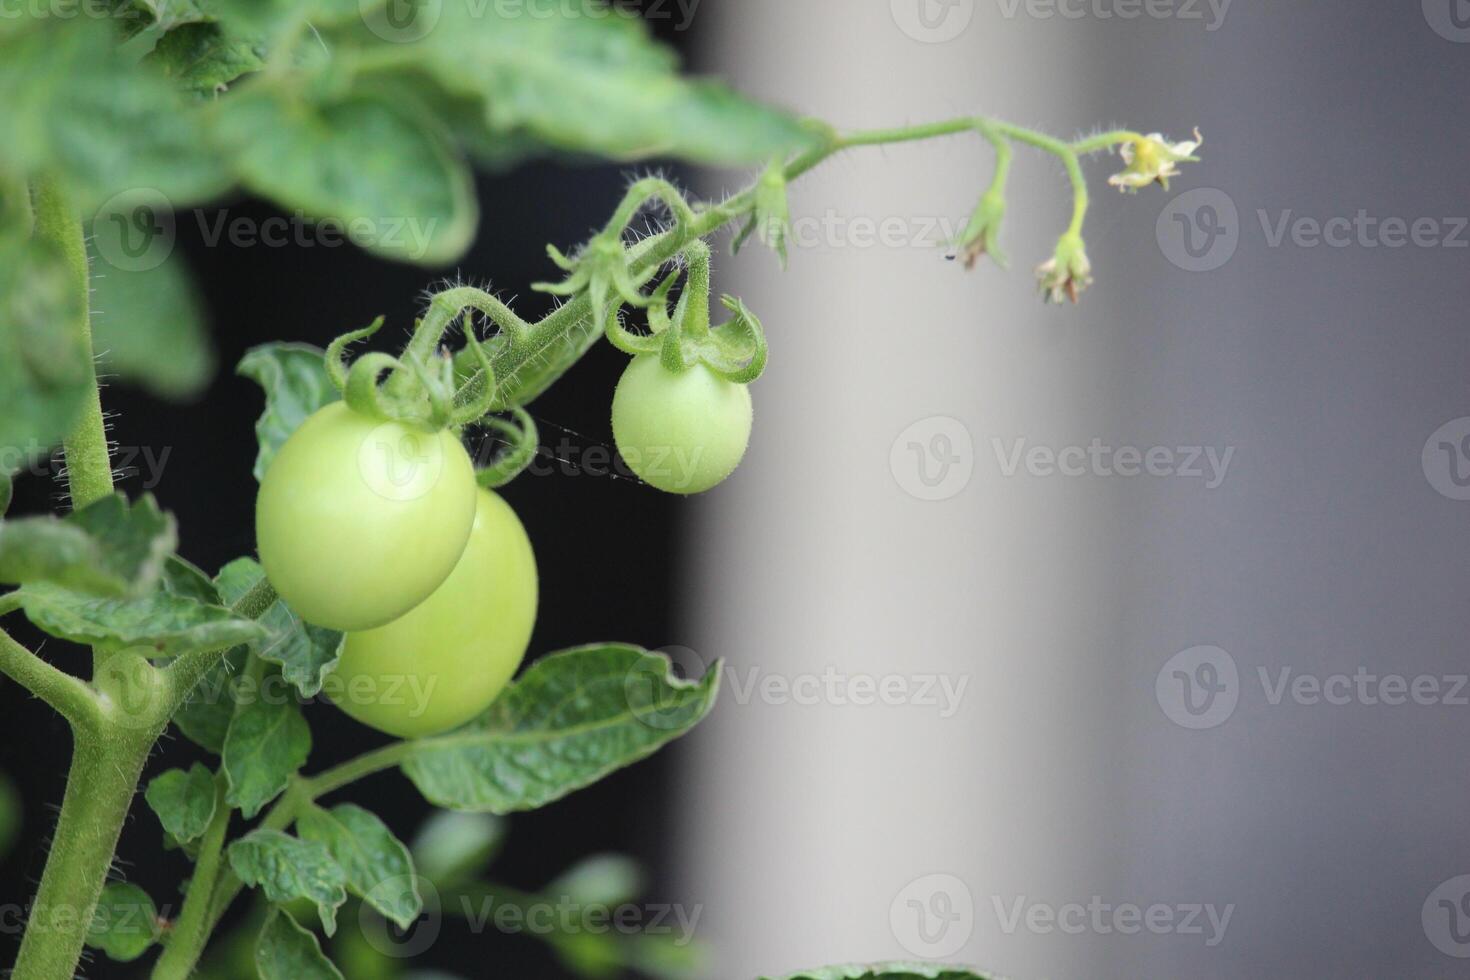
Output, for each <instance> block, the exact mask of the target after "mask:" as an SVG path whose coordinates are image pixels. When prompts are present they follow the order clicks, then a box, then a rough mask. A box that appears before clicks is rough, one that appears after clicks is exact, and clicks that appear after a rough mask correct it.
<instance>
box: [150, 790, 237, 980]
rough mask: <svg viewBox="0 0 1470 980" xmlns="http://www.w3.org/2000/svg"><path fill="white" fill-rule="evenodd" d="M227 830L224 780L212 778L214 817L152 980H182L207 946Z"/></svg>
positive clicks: (227, 819) (154, 968) (202, 842)
mask: <svg viewBox="0 0 1470 980" xmlns="http://www.w3.org/2000/svg"><path fill="white" fill-rule="evenodd" d="M229 828H230V806H229V804H228V803H226V802H225V778H224V776H223V775H216V777H215V799H214V817H213V818H211V820H210V821H209V826H208V827H206V828H205V830H204V836H203V837H202V838H201V839H200V843H199V858H198V860H196V861H195V863H194V874H193V876H192V877H190V879H189V890H188V891H187V892H186V893H185V895H184V908H183V911H182V912H180V913H179V918H178V921H177V922H175V923H174V928H173V932H172V934H171V935H170V936H169V941H168V945H167V947H166V948H165V949H164V951H163V955H162V956H160V957H159V958H158V962H157V963H156V964H154V967H153V977H154V980H184V978H186V977H188V976H189V974H190V973H192V972H193V970H194V965H195V964H196V963H197V962H198V961H199V956H200V954H201V953H203V952H204V947H205V945H206V944H207V943H208V942H209V934H210V931H211V929H212V927H213V920H212V918H211V916H210V910H211V909H212V907H213V901H212V900H213V898H214V889H215V882H216V881H217V880H218V878H219V873H220V868H221V866H222V864H223V856H224V843H225V836H226V834H227V832H228V831H229Z"/></svg>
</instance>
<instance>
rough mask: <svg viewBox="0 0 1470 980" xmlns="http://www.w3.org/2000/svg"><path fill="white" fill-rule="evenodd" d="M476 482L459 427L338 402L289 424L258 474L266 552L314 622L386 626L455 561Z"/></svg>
mask: <svg viewBox="0 0 1470 980" xmlns="http://www.w3.org/2000/svg"><path fill="white" fill-rule="evenodd" d="M476 489H477V488H476V486H475V469H474V465H473V464H472V463H471V462H470V458H469V454H468V453H466V452H465V451H464V447H463V446H461V445H460V443H459V439H458V438H456V437H455V436H454V434H453V433H451V432H447V431H445V432H426V431H424V430H422V429H419V428H415V427H414V426H412V425H407V424H404V423H401V422H380V421H378V420H376V419H371V418H368V417H367V416H365V415H359V414H358V413H356V412H354V411H352V410H351V409H350V408H348V407H347V405H346V404H345V403H343V402H333V403H332V404H330V405H327V406H325V407H324V408H321V409H319V410H318V411H317V412H315V413H314V414H312V416H311V417H310V418H308V419H307V420H306V421H305V422H303V423H302V424H301V427H300V428H299V429H297V430H296V431H295V432H293V433H292V434H291V437H290V438H289V439H287V440H286V442H285V444H284V445H283V446H281V448H280V451H279V452H278V453H277V454H276V458H275V459H274V460H272V461H271V464H270V467H269V468H268V469H267V470H266V473H265V478H264V479H263V480H261V482H260V494H259V496H258V497H257V498H256V501H255V540H256V546H257V548H258V549H259V551H260V562H261V564H262V565H264V566H265V574H266V577H267V578H268V579H270V583H271V585H273V586H275V589H276V591H277V592H278V593H280V595H281V598H283V599H285V600H286V602H287V604H288V605H290V606H291V608H292V609H294V610H295V611H296V612H297V613H298V614H299V615H300V616H301V617H302V618H303V619H305V620H306V621H307V622H309V623H315V624H316V625H318V626H326V627H329V628H331V629H336V630H362V629H370V628H372V627H374V626H381V625H382V624H384V623H387V622H391V621H392V620H395V619H397V618H398V617H399V616H402V615H403V614H404V613H406V612H408V611H409V610H410V609H412V608H413V607H414V606H416V605H418V604H419V603H420V602H423V601H424V600H425V599H427V598H428V597H429V594H430V593H432V592H433V591H434V590H435V589H437V588H438V587H439V586H440V584H441V583H443V581H444V580H445V578H447V577H448V576H449V573H450V572H451V571H453V569H454V565H455V563H456V562H457V561H459V556H460V553H461V552H462V551H464V546H465V542H466V541H468V540H469V536H470V525H471V524H472V523H473V521H474V519H475V492H476Z"/></svg>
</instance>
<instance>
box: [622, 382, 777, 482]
mask: <svg viewBox="0 0 1470 980" xmlns="http://www.w3.org/2000/svg"><path fill="white" fill-rule="evenodd" d="M750 424H751V405H750V390H749V389H748V388H747V387H746V386H745V385H742V384H736V383H735V382H733V381H727V380H725V379H724V378H722V377H720V376H719V375H718V374H715V373H714V372H713V371H711V370H710V369H709V368H708V367H706V366H705V365H704V364H695V365H693V366H691V367H690V368H688V369H687V370H685V371H682V372H679V373H677V374H676V373H674V372H673V371H670V370H669V369H668V368H666V367H664V365H663V362H662V361H660V360H659V358H658V356H657V355H654V354H640V355H639V356H637V357H635V358H633V360H632V361H631V362H629V364H628V367H627V369H626V370H624V371H623V376H622V378H621V379H620V380H619V381H618V387H617V390H616V391H614V392H613V401H612V428H613V439H614V440H616V442H617V444H618V452H619V453H621V454H622V456H623V459H624V460H626V461H627V463H628V465H629V466H630V467H631V468H632V470H633V472H634V473H637V474H638V475H639V476H640V477H642V478H643V479H644V480H645V481H647V482H648V483H650V484H652V485H653V486H655V487H657V488H658V489H660V490H665V491H667V492H669V493H702V492H703V491H705V490H708V489H709V488H710V487H712V486H714V485H715V484H717V483H719V482H720V481H721V480H723V479H724V478H725V477H727V476H729V475H730V474H731V473H732V472H733V471H734V469H735V467H736V465H738V464H739V462H740V458H741V457H742V456H744V455H745V447H746V445H747V444H748V443H749V442H750Z"/></svg>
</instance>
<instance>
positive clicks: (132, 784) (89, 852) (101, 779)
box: [11, 725, 159, 980]
mask: <svg viewBox="0 0 1470 980" xmlns="http://www.w3.org/2000/svg"><path fill="white" fill-rule="evenodd" d="M72 733H73V747H72V761H71V771H70V772H69V773H68V774H67V777H66V795H65V797H64V798H63V799H62V803H61V815H60V817H59V819H58V820H57V823H56V833H55V836H54V837H53V838H52V841H51V851H50V853H49V854H48V855H47V857H46V870H45V873H44V874H43V875H42V876H41V887H40V889H39V890H38V891H37V892H36V897H35V900H34V902H33V904H32V905H31V909H30V916H29V919H28V920H27V923H26V932H25V937H24V938H23V939H22V940H21V945H20V955H19V957H18V958H17V959H16V961H15V970H14V972H13V973H12V974H11V976H12V977H14V978H15V980H67V978H70V977H71V976H73V975H74V973H75V971H76V966H77V963H78V961H79V960H80V959H81V955H82V946H83V944H84V943H85V941H86V937H87V928H88V926H89V925H90V924H91V922H92V915H93V912H94V911H95V909H96V907H97V900H98V898H100V897H101V894H102V886H103V884H104V883H105V882H106V880H107V872H108V870H109V869H110V868H111V867H112V854H113V851H114V850H115V849H116V848H117V840H118V837H119V836H120V835H121V833H122V826H123V822H124V821H125V820H126V819H127V815H128V810H129V808H130V806H131V805H132V802H133V794H134V793H135V792H136V791H137V788H138V778H139V777H140V776H141V775H142V772H143V763H144V762H145V761H147V759H148V753H149V751H150V750H151V749H152V747H153V742H154V740H155V739H156V738H157V737H158V734H159V731H158V728H156V727H151V726H148V727H143V728H134V729H129V728H126V727H124V726H118V725H110V726H106V727H105V728H99V729H96V730H88V729H86V728H83V727H81V726H77V725H74V726H73V727H72Z"/></svg>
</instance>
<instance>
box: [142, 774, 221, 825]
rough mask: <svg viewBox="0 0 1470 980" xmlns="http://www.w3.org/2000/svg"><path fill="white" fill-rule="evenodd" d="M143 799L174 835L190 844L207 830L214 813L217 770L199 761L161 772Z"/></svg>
mask: <svg viewBox="0 0 1470 980" xmlns="http://www.w3.org/2000/svg"><path fill="white" fill-rule="evenodd" d="M143 799H145V800H147V801H148V805H149V806H150V807H151V808H152V809H153V812H154V813H156V814H158V822H159V823H161V824H162V825H163V829H164V830H165V831H167V832H168V834H169V835H170V836H172V837H173V839H174V840H175V841H177V842H179V843H180V844H186V843H188V842H189V841H192V840H194V839H195V838H196V837H198V836H199V835H201V834H203V833H204V829H205V828H206V827H208V826H209V821H210V820H211V819H212V818H213V817H214V807H215V791H214V774H213V773H211V772H210V771H209V770H208V769H206V768H205V767H204V766H203V765H201V764H199V763H197V762H196V763H194V764H193V765H192V766H190V767H189V770H188V772H185V771H184V770H182V769H170V770H168V771H167V772H162V773H159V774H158V775H157V776H154V777H153V778H152V779H151V780H149V782H148V788H147V790H145V791H144V793H143Z"/></svg>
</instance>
